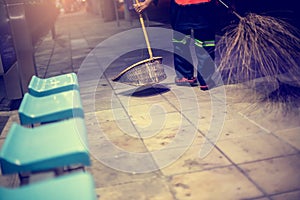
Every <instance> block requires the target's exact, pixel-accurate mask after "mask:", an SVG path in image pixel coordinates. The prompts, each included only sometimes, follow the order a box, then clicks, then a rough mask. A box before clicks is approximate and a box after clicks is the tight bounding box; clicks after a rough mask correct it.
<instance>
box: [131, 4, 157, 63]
mask: <svg viewBox="0 0 300 200" xmlns="http://www.w3.org/2000/svg"><path fill="white" fill-rule="evenodd" d="M135 2H136V3H137V4H138V3H139V1H138V0H135ZM139 18H140V22H141V25H142V29H143V33H144V37H145V40H146V45H147V49H148V53H149V56H150V59H151V60H152V59H153V54H152V50H151V47H150V42H149V38H148V34H147V31H146V28H145V23H144V19H143V16H142V14H141V13H140V14H139Z"/></svg>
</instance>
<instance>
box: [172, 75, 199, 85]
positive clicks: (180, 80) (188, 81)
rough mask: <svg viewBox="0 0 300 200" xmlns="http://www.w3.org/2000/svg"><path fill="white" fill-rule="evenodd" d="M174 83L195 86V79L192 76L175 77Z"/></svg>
mask: <svg viewBox="0 0 300 200" xmlns="http://www.w3.org/2000/svg"><path fill="white" fill-rule="evenodd" d="M175 83H176V85H178V86H196V85H197V79H196V78H195V77H192V78H189V79H187V78H184V77H182V78H175Z"/></svg>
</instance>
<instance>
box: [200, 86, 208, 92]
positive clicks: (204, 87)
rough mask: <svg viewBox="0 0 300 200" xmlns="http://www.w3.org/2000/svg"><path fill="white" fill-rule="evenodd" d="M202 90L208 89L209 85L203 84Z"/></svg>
mask: <svg viewBox="0 0 300 200" xmlns="http://www.w3.org/2000/svg"><path fill="white" fill-rule="evenodd" d="M200 90H203V91H205V90H208V86H207V85H201V86H200Z"/></svg>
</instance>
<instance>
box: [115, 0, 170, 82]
mask: <svg viewBox="0 0 300 200" xmlns="http://www.w3.org/2000/svg"><path fill="white" fill-rule="evenodd" d="M136 3H139V2H138V0H136ZM139 19H140V23H141V26H142V30H143V34H144V37H145V41H146V45H147V49H148V53H149V58H148V59H146V60H142V61H140V62H137V63H135V64H133V65H131V66H129V67H127V68H126V69H125V70H123V71H122V72H120V73H119V74H118V75H117V76H116V77H115V78H113V79H112V81H118V82H121V83H125V84H128V85H133V86H148V85H153V84H157V83H159V82H161V81H163V80H164V79H166V78H167V76H166V74H165V71H164V68H163V66H162V57H153V53H152V49H151V47H150V42H149V38H148V34H147V31H146V28H145V24H144V19H143V16H142V14H141V13H139Z"/></svg>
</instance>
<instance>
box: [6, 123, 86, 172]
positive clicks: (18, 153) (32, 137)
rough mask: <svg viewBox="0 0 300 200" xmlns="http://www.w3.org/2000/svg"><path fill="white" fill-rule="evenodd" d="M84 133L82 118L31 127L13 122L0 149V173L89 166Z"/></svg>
mask: <svg viewBox="0 0 300 200" xmlns="http://www.w3.org/2000/svg"><path fill="white" fill-rule="evenodd" d="M86 134H87V133H86V126H85V122H84V120H83V119H82V118H71V119H69V120H63V121H59V122H55V123H49V124H45V125H41V126H37V127H35V128H28V127H24V126H21V125H19V124H17V123H13V124H12V126H11V127H10V129H9V131H8V134H7V137H6V139H5V140H4V144H3V146H2V148H1V150H0V164H1V171H2V174H13V173H19V174H20V173H28V172H29V173H35V172H41V171H51V170H55V169H56V168H60V167H68V166H72V165H73V166H74V165H82V166H89V165H90V163H91V162H90V157H89V150H88V144H87V135H86Z"/></svg>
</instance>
